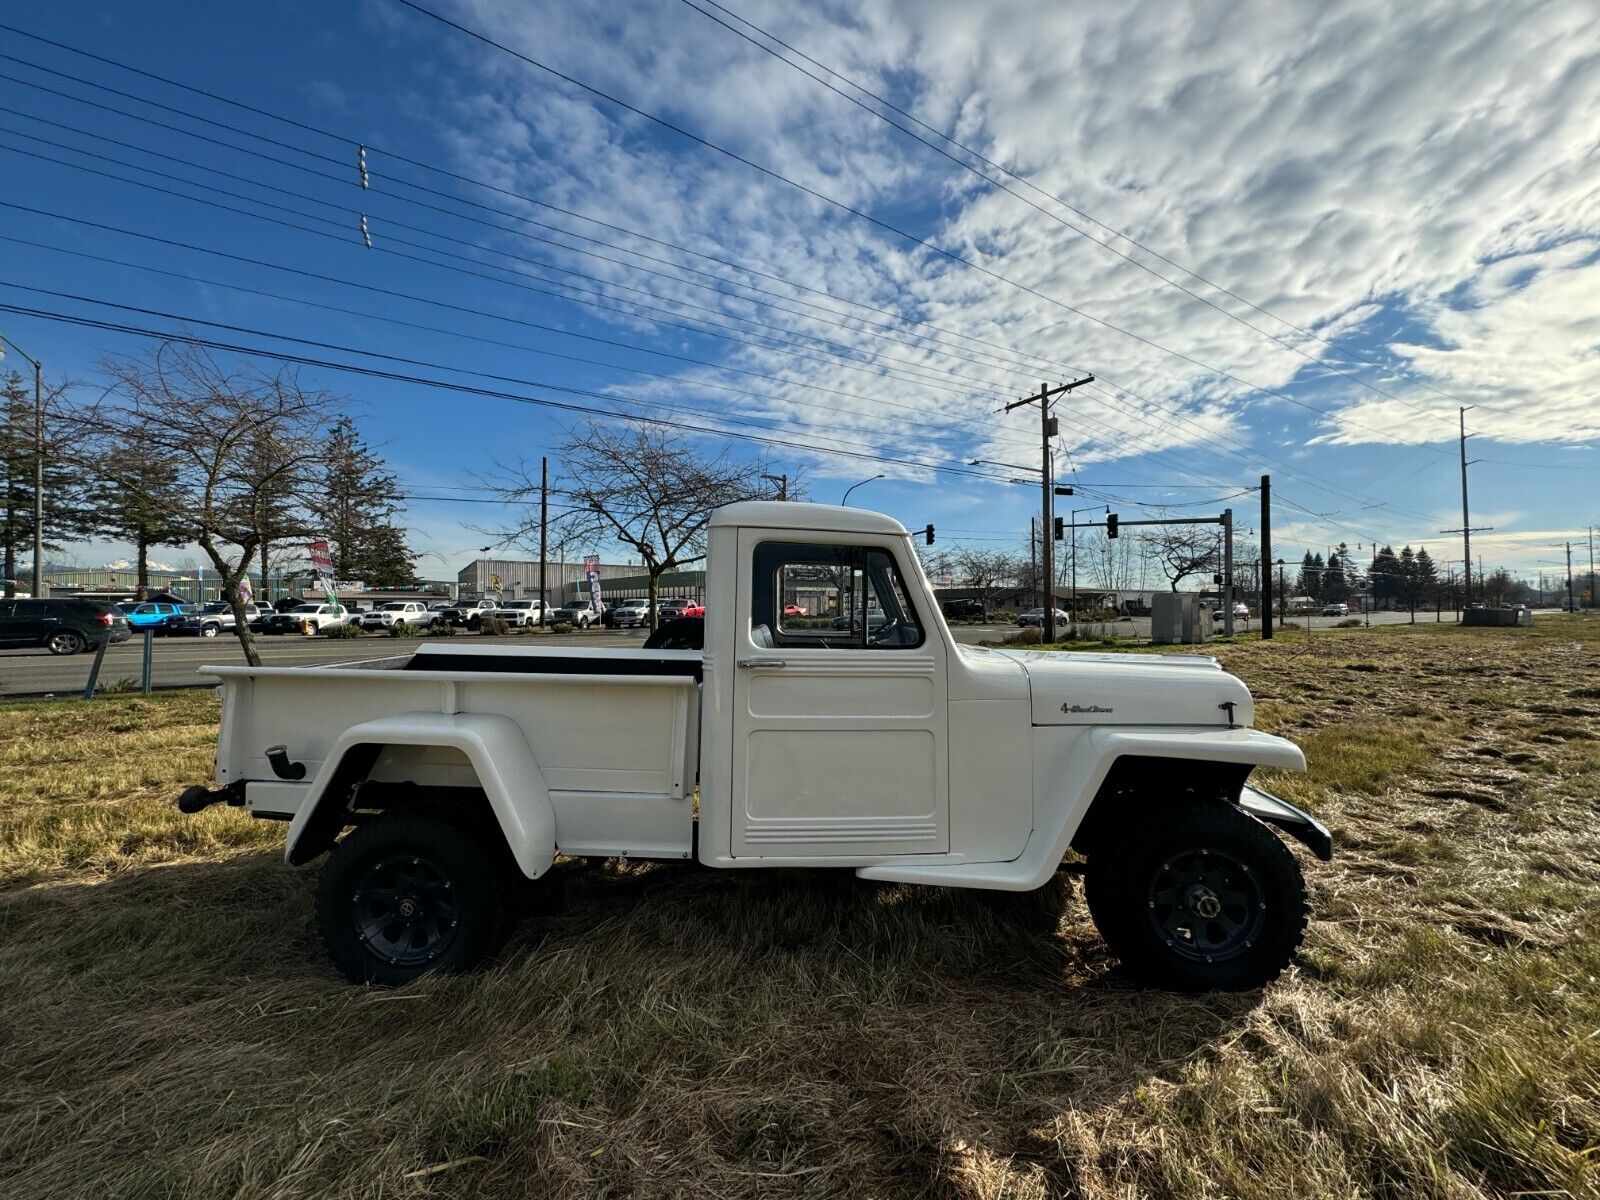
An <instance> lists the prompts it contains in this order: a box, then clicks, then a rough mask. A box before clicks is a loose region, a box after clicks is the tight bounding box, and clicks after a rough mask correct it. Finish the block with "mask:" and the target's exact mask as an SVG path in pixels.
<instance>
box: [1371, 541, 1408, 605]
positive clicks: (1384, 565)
mask: <svg viewBox="0 0 1600 1200" xmlns="http://www.w3.org/2000/svg"><path fill="white" fill-rule="evenodd" d="M1367 575H1368V578H1369V579H1370V580H1371V582H1370V583H1369V584H1368V586H1369V587H1370V588H1371V589H1372V601H1373V607H1375V608H1376V607H1377V606H1378V605H1379V604H1380V603H1381V604H1384V605H1386V606H1388V607H1390V608H1393V607H1394V605H1395V602H1396V601H1397V600H1399V599H1400V597H1401V596H1402V595H1404V592H1405V589H1404V588H1403V587H1402V586H1401V580H1402V578H1403V572H1402V571H1401V569H1400V558H1399V556H1398V555H1396V554H1395V552H1394V548H1393V547H1392V546H1385V547H1383V549H1381V550H1379V551H1378V552H1377V554H1375V555H1373V558H1372V566H1370V567H1369V568H1368V569H1367Z"/></svg>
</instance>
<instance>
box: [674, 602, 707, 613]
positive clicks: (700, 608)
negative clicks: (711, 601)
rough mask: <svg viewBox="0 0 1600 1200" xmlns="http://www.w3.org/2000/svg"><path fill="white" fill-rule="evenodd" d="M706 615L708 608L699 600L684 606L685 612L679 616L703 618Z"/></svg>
mask: <svg viewBox="0 0 1600 1200" xmlns="http://www.w3.org/2000/svg"><path fill="white" fill-rule="evenodd" d="M705 615H706V606H705V605H704V604H701V603H700V601H698V600H690V601H689V602H688V603H686V604H685V605H684V606H683V612H681V613H680V614H679V616H684V617H703V616H705Z"/></svg>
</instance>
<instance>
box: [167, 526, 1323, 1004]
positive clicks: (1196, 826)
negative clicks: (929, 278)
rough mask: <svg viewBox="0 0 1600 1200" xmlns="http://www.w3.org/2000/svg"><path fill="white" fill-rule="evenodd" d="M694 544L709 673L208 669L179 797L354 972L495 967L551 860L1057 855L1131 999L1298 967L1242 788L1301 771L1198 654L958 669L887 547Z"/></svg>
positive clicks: (945, 636) (769, 530) (801, 535)
mask: <svg viewBox="0 0 1600 1200" xmlns="http://www.w3.org/2000/svg"><path fill="white" fill-rule="evenodd" d="M709 551H710V557H709V563H708V571H707V580H708V584H709V590H708V595H707V601H706V618H705V621H704V623H703V637H702V638H701V639H700V640H702V641H703V648H701V649H689V650H682V649H678V650H672V649H661V650H653V649H640V650H634V649H612V648H607V649H590V648H587V647H583V648H578V647H540V648H525V647H520V646H508V645H500V644H497V645H488V646H481V645H475V646H457V645H451V644H449V643H441V644H428V645H424V646H422V647H420V648H419V649H418V650H417V651H416V652H415V653H414V654H412V655H411V656H410V657H409V658H407V659H404V660H403V661H402V662H401V665H400V666H398V667H397V668H395V669H388V670H379V669H373V668H371V667H368V666H342V667H334V668H295V667H288V668H284V667H278V668H274V667H207V668H205V671H206V673H208V674H211V675H215V676H218V677H219V678H220V679H221V681H222V725H221V733H220V740H219V745H218V748H217V759H216V785H217V786H216V787H215V788H206V787H201V786H196V787H193V788H190V789H189V790H188V791H186V792H185V793H184V794H183V796H181V797H180V798H179V805H180V807H182V808H183V809H184V810H185V811H191V812H192V811H198V810H199V809H201V808H204V807H205V806H206V805H208V804H211V803H216V802H219V801H221V802H227V803H230V804H235V805H243V806H244V807H245V808H247V809H248V810H249V811H250V812H251V813H252V814H253V815H255V816H257V817H262V818H269V819H277V820H283V821H287V822H288V823H289V828H288V838H287V850H286V856H287V858H288V861H289V862H290V863H293V864H303V863H308V862H311V861H312V860H314V859H316V858H318V857H320V856H322V855H324V854H328V855H329V857H328V860H327V863H326V865H325V866H324V867H323V869H322V877H321V881H320V884H319V887H318V891H317V900H316V920H317V925H318V927H319V930H320V933H321V935H322V939H323V942H324V943H325V945H326V946H327V949H328V951H329V953H330V954H331V956H332V958H333V961H334V962H335V963H336V964H337V965H338V967H339V968H340V969H341V970H342V971H343V972H344V973H345V974H346V975H347V976H349V977H350V978H352V979H354V980H370V981H377V982H384V983H400V982H404V981H406V980H409V979H412V978H415V977H416V976H418V975H421V974H423V973H424V972H427V971H431V970H461V969H464V968H467V967H469V966H471V965H472V964H474V963H476V962H479V961H481V960H482V959H484V958H486V957H487V956H490V955H492V954H493V953H494V952H495V951H496V949H497V948H498V946H499V944H500V942H501V940H502V939H503V938H504V937H505V935H506V933H507V932H508V929H509V927H510V925H511V922H512V914H513V913H514V911H515V907H516V904H515V898H516V896H517V895H518V894H519V892H520V891H521V890H522V889H524V888H526V887H527V886H528V885H527V883H526V881H528V880H537V879H539V878H541V877H542V876H544V875H545V874H546V873H547V872H548V871H549V870H550V869H551V866H552V865H553V863H554V862H555V859H556V856H557V855H574V856H597V857H627V858H657V859H697V860H698V861H699V862H700V863H701V864H703V865H704V866H706V867H713V868H722V869H740V868H764V867H816V868H834V869H843V870H850V871H854V872H855V874H856V875H857V876H859V877H861V878H862V879H867V880H877V881H886V882H899V883H910V884H924V885H936V886H945V887H963V888H986V889H999V890H1009V891H1025V890H1029V889H1034V888H1038V887H1040V886H1041V885H1043V884H1044V883H1045V882H1047V881H1048V880H1049V879H1050V878H1051V877H1052V875H1054V874H1055V872H1056V871H1057V870H1058V869H1059V868H1060V867H1061V866H1062V863H1063V860H1064V859H1065V857H1066V856H1067V854H1068V853H1069V851H1071V852H1076V853H1077V854H1079V855H1082V856H1083V857H1084V858H1085V859H1086V860H1087V862H1086V864H1085V866H1084V868H1083V870H1084V874H1085V893H1086V897H1087V901H1088V906H1089V910H1090V913H1091V914H1092V916H1093V917H1094V920H1095V922H1096V924H1097V925H1098V927H1099V929H1100V930H1101V932H1102V934H1103V936H1104V937H1105V938H1106V941H1107V942H1108V943H1109V945H1110V946H1111V948H1112V949H1113V951H1114V952H1115V953H1116V954H1118V955H1119V956H1120V958H1121V959H1122V961H1123V963H1124V965H1125V967H1126V969H1127V970H1128V972H1129V973H1130V974H1131V975H1132V976H1134V977H1135V978H1138V979H1141V980H1144V981H1148V982H1152V983H1156V984H1160V985H1164V986H1168V987H1174V988H1180V989H1187V990H1205V989H1212V988H1233V989H1237V988H1251V987H1257V986H1260V985H1261V984H1263V983H1265V982H1266V981H1268V980H1270V979H1272V978H1273V977H1275V976H1276V975H1277V974H1278V973H1279V971H1281V970H1282V969H1283V967H1284V966H1285V965H1286V964H1287V963H1288V962H1289V961H1290V959H1291V958H1292V956H1293V955H1294V952H1295V950H1296V948H1297V947H1298V945H1299V943H1300V940H1301V937H1302V935H1303V933H1304V929H1305V923H1306V919H1307V907H1306V893H1305V885H1304V882H1303V880H1302V878H1301V874H1300V869H1299V866H1298V864H1297V862H1296V859H1295V857H1294V856H1293V855H1292V854H1291V853H1290V852H1289V850H1288V849H1287V848H1286V846H1285V845H1284V843H1283V842H1282V841H1280V840H1279V838H1278V837H1277V836H1276V834H1275V832H1274V830H1273V828H1269V825H1270V826H1273V827H1276V828H1277V829H1279V830H1282V831H1285V832H1287V833H1288V834H1289V835H1291V836H1292V837H1294V838H1296V839H1298V840H1299V841H1301V842H1303V843H1305V844H1306V846H1308V847H1309V848H1310V849H1311V850H1312V851H1313V852H1314V853H1315V854H1317V855H1318V856H1319V857H1321V858H1324V859H1326V858H1327V857H1329V856H1330V854H1331V839H1330V836H1329V833H1328V831H1327V829H1326V828H1324V827H1323V826H1322V825H1321V824H1319V823H1318V822H1317V821H1316V820H1315V819H1314V818H1312V817H1310V816H1309V815H1307V814H1306V813H1303V812H1301V811H1300V810H1298V809H1296V808H1293V807H1292V806H1290V805H1288V804H1285V803H1284V802H1282V801H1280V800H1277V799H1276V798H1274V797H1272V796H1270V795H1268V794H1266V793H1265V792H1262V791H1259V790H1257V789H1255V788H1253V787H1251V786H1249V785H1248V784H1247V783H1246V780H1247V778H1248V777H1249V775H1250V773H1251V771H1252V770H1253V769H1254V768H1256V767H1258V766H1267V767H1276V768H1284V769H1290V770H1304V768H1305V759H1304V757H1303V756H1302V754H1301V752H1300V751H1299V749H1298V748H1297V747H1295V746H1294V745H1293V744H1292V743H1290V742H1288V741H1285V740H1284V739H1282V738H1278V737H1273V736H1271V735H1269V734H1266V733H1262V732H1259V731H1257V730H1255V729H1252V728H1251V721H1252V717H1253V704H1252V701H1251V697H1250V692H1249V690H1248V689H1247V688H1246V687H1245V685H1244V684H1243V683H1242V682H1240V681H1239V680H1238V679H1236V678H1234V677H1233V676H1231V675H1228V674H1226V673H1225V672H1224V671H1222V670H1221V669H1220V667H1219V666H1218V665H1217V663H1216V662H1215V661H1214V660H1213V659H1210V658H1205V657H1196V656H1180V655H1171V656H1159V657H1158V656H1143V655H1095V654H1077V653H1063V652H1039V651H1031V652H1030V651H1009V650H992V649H986V648H982V647H975V646H965V645H958V644H957V643H956V642H955V640H954V639H953V638H952V637H951V635H950V631H949V629H948V628H947V627H946V626H945V623H944V621H943V619H942V617H941V616H940V612H939V606H938V604H937V603H936V602H935V600H934V594H933V591H932V588H931V587H930V586H929V584H928V581H927V579H926V577H925V576H924V574H923V572H922V569H921V567H920V565H919V563H918V560H917V555H916V553H915V550H914V548H913V546H912V541H911V537H910V535H908V534H907V532H906V530H905V528H904V527H903V526H901V525H900V524H899V523H898V522H896V521H894V520H891V519H890V518H887V517H883V516H879V515H877V514H874V513H869V512H863V511H861V510H859V509H850V508H835V507H831V506H825V505H816V504H797V503H781V502H750V503H742V504H734V505H730V506H728V507H726V508H723V509H721V510H719V511H718V512H717V513H716V514H715V516H714V517H713V520H712V523H711V528H710V547H709ZM786 609H787V610H789V611H790V612H793V611H795V610H797V609H803V610H806V611H811V612H840V613H855V614H857V616H858V619H855V620H852V621H847V622H845V625H844V627H843V628H838V627H836V625H835V623H834V622H831V621H816V620H809V619H805V618H795V617H790V616H786V615H785V610H786ZM874 609H875V610H878V611H880V612H881V613H882V614H883V619H882V620H881V621H868V620H865V619H864V614H865V613H866V612H868V611H870V610H874ZM683 624H684V623H681V622H680V623H679V629H678V630H677V631H676V634H677V636H679V637H680V638H681V637H682V636H683ZM688 624H689V626H692V627H694V628H696V629H698V628H701V626H700V623H698V622H690V623H688ZM697 796H698V803H697V802H696V801H697ZM330 851H331V854H330V853H329V852H330Z"/></svg>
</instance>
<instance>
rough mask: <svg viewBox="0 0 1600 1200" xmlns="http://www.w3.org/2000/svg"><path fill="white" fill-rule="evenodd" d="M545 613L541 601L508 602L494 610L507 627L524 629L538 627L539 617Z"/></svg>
mask: <svg viewBox="0 0 1600 1200" xmlns="http://www.w3.org/2000/svg"><path fill="white" fill-rule="evenodd" d="M543 611H544V603H543V601H540V600H507V601H506V602H505V603H504V604H502V605H501V606H500V607H499V608H497V609H495V610H494V615H495V616H497V617H499V618H500V619H501V620H502V621H504V622H505V623H506V624H507V625H511V626H515V627H516V628H518V629H522V628H524V627H526V626H528V625H537V624H538V623H539V615H540V614H541V613H542V612H543Z"/></svg>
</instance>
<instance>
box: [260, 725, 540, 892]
mask: <svg viewBox="0 0 1600 1200" xmlns="http://www.w3.org/2000/svg"><path fill="white" fill-rule="evenodd" d="M386 746H439V747H446V748H449V749H453V750H457V751H460V753H461V754H462V755H463V756H465V758H466V760H467V761H468V762H469V763H470V764H471V765H472V769H473V770H474V771H475V772H476V774H477V777H478V783H479V786H481V787H482V788H483V792H484V795H485V796H486V797H488V801H489V807H490V809H491V811H493V813H494V816H495V820H496V822H497V823H498V824H499V826H500V832H501V833H502V834H503V835H504V836H505V839H506V845H507V846H508V847H509V848H510V850H511V855H512V857H513V858H514V859H515V860H516V863H517V866H518V867H519V868H520V869H521V871H522V873H523V874H524V875H526V876H527V877H528V878H529V879H537V878H538V877H539V876H541V875H543V874H544V873H545V872H546V871H548V870H549V869H550V866H551V863H552V862H554V860H555V845H556V841H555V835H556V824H555V810H554V808H553V807H552V806H551V803H550V791H549V788H548V787H547V786H546V785H545V779H544V773H543V772H542V771H541V770H540V769H539V764H538V762H537V761H536V760H535V759H534V757H533V752H532V751H531V750H530V749H529V748H528V740H527V739H526V738H525V737H523V735H522V731H521V730H520V729H519V728H517V724H516V722H515V721H513V720H511V719H510V718H509V717H500V716H489V715H485V714H478V713H427V712H417V713H399V714H397V715H395V716H392V717H382V718H379V719H377V720H373V721H363V722H362V723H361V724H359V725H352V726H351V727H350V728H349V729H347V730H345V731H344V733H343V734H341V735H340V737H339V740H338V741H336V742H335V743H334V744H333V746H332V748H331V749H330V750H329V752H328V755H327V757H326V758H325V759H323V763H322V769H321V770H320V771H318V772H317V777H316V779H315V780H313V781H312V783H311V789H310V794H309V795H308V796H307V797H306V801H305V803H304V804H302V805H301V806H300V809H299V811H298V812H297V813H296V814H295V818H294V820H293V822H292V823H291V824H290V826H289V836H288V845H287V847H286V848H285V851H284V857H285V858H286V859H287V860H288V861H289V862H291V863H295V864H299V863H306V862H310V861H311V860H312V859H313V858H315V857H316V856H317V855H319V854H321V853H322V852H323V851H324V850H327V849H328V848H329V847H331V846H332V845H333V842H334V840H335V839H336V838H337V837H338V836H339V831H340V830H341V829H343V828H344V826H345V825H346V824H347V823H348V819H349V802H350V794H351V788H352V787H354V785H355V784H357V783H359V782H360V781H361V780H363V779H365V778H366V777H367V773H368V772H369V771H370V770H371V769H372V764H373V763H374V762H376V761H377V758H378V755H379V754H380V753H381V752H382V751H383V749H384V747H386ZM290 750H291V752H292V750H293V747H290Z"/></svg>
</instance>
